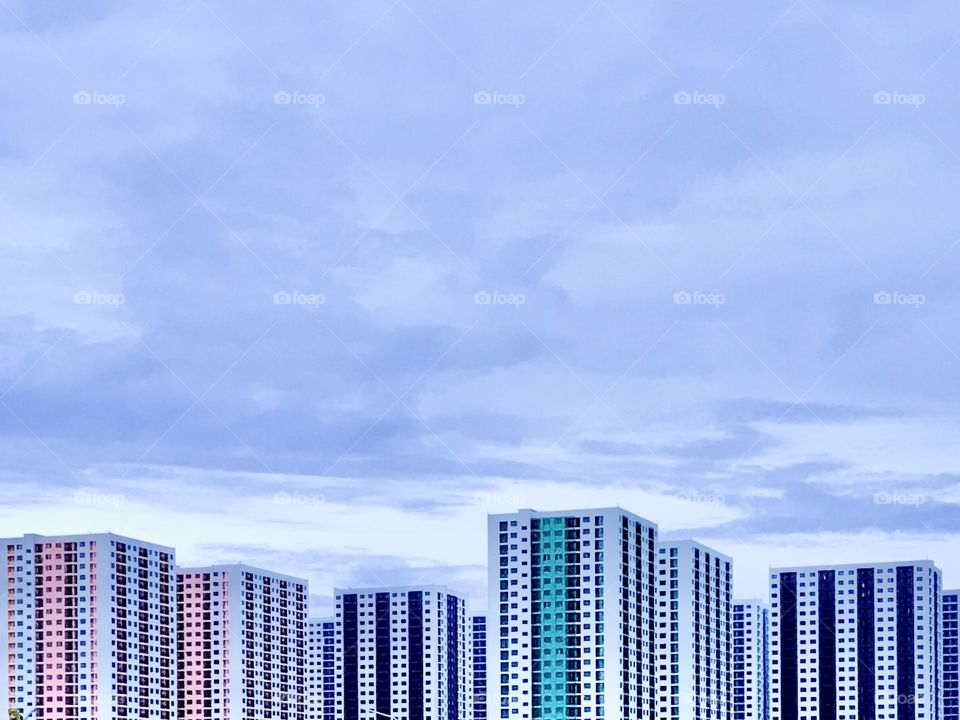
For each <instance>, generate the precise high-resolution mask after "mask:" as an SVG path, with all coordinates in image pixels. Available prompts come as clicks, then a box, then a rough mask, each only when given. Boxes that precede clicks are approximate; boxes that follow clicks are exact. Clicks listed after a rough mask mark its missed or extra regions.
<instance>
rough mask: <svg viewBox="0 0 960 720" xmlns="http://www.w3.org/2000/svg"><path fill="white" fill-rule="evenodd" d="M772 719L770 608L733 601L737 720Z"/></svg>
mask: <svg viewBox="0 0 960 720" xmlns="http://www.w3.org/2000/svg"><path fill="white" fill-rule="evenodd" d="M769 718H770V606H769V605H767V604H766V603H765V602H763V601H760V600H734V601H733V720H769Z"/></svg>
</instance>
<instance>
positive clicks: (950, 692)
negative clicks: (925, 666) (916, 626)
mask: <svg viewBox="0 0 960 720" xmlns="http://www.w3.org/2000/svg"><path fill="white" fill-rule="evenodd" d="M958 620H960V590H944V591H943V720H960V635H958Z"/></svg>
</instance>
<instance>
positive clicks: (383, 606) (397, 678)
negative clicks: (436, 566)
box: [335, 586, 473, 720]
mask: <svg viewBox="0 0 960 720" xmlns="http://www.w3.org/2000/svg"><path fill="white" fill-rule="evenodd" d="M335 597H336V654H337V666H336V673H337V675H336V682H337V686H338V690H340V691H339V692H338V693H337V720H375V719H380V718H384V719H385V718H404V719H405V720H467V719H468V718H470V717H471V715H472V712H473V708H472V696H473V690H472V688H471V687H470V664H471V648H470V629H471V628H470V624H469V621H468V616H467V603H466V599H465V597H464V596H463V595H461V594H459V593H454V592H452V591H450V590H448V589H447V588H445V587H439V586H422V587H389V588H368V589H349V590H347V589H342V590H341V589H337V590H335ZM341 688H342V690H341Z"/></svg>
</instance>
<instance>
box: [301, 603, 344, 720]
mask: <svg viewBox="0 0 960 720" xmlns="http://www.w3.org/2000/svg"><path fill="white" fill-rule="evenodd" d="M336 632H337V630H336V621H335V620H334V619H333V618H332V617H331V618H313V619H311V620H308V621H307V720H336V717H337V641H336Z"/></svg>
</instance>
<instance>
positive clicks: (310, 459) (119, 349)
mask: <svg viewBox="0 0 960 720" xmlns="http://www.w3.org/2000/svg"><path fill="white" fill-rule="evenodd" d="M10 10H11V11H12V12H13V13H15V14H16V15H17V16H19V17H20V19H21V20H22V21H23V23H24V24H23V25H22V24H20V22H15V21H14V20H15V18H14V17H13V16H12V15H9V14H8V18H7V19H8V20H9V21H10V22H8V23H7V24H6V25H4V26H3V28H2V30H0V31H2V33H3V37H4V42H3V43H0V59H2V60H3V61H4V62H5V63H6V65H7V66H8V67H15V68H17V72H15V73H7V74H6V75H5V76H4V78H3V79H2V80H0V89H2V92H3V96H4V98H5V101H6V107H7V108H9V112H5V113H0V138H2V141H0V343H2V346H3V352H0V401H2V403H0V453H2V455H3V457H4V461H5V462H4V467H3V469H2V471H0V492H2V493H3V497H4V499H5V501H6V502H5V503H4V504H3V507H4V510H3V517H4V521H5V523H6V526H7V527H8V530H9V531H10V532H28V531H42V532H48V533H53V532H61V531H66V530H68V529H74V530H84V529H110V528H112V529H115V530H118V531H126V532H129V533H130V534H135V535H145V536H151V537H152V538H154V539H157V540H159V541H165V542H171V543H175V544H177V545H178V547H179V548H180V549H181V555H182V556H183V557H185V558H190V559H191V560H193V561H197V562H202V561H204V558H207V557H210V558H211V560H210V561H212V559H213V558H228V557H234V556H240V555H243V556H244V558H248V559H251V560H253V561H257V562H262V564H265V563H271V564H277V565H282V566H283V567H284V568H286V569H288V570H289V571H291V572H293V573H294V574H297V567H296V566H297V565H302V566H303V570H302V572H303V573H306V574H308V575H309V576H310V578H311V580H312V582H313V593H314V597H315V600H316V602H318V603H320V604H322V605H323V604H325V603H328V602H329V596H330V592H332V585H333V583H343V582H346V583H354V582H357V583H361V582H366V580H365V579H364V577H365V576H363V574H362V573H361V571H360V569H361V568H362V567H371V568H374V569H375V571H376V573H375V574H377V575H378V576H382V577H383V578H384V579H387V580H390V579H391V578H393V579H396V580H404V581H407V580H409V579H410V578H411V577H414V576H415V575H416V573H417V572H419V571H420V570H421V569H425V570H429V572H430V573H433V574H435V575H437V576H438V577H439V576H441V575H444V574H445V573H446V574H448V575H449V577H450V578H451V579H452V580H451V584H455V583H461V584H462V585H463V586H465V587H467V589H468V591H469V592H470V593H471V594H473V595H474V596H475V598H477V601H478V602H480V603H482V602H483V598H482V592H481V589H482V586H483V582H484V578H483V573H482V570H481V568H482V565H483V563H484V562H485V551H484V533H485V515H486V513H487V512H488V511H494V510H497V511H499V510H503V509H510V508H514V507H517V506H520V505H521V504H526V505H531V506H536V507H541V508H551V507H571V506H574V505H578V504H580V505H601V504H616V503H621V504H622V505H624V506H625V507H628V508H630V509H632V510H634V511H636V512H638V513H640V514H641V515H647V516H649V517H651V519H653V520H656V521H658V522H659V523H660V525H661V529H662V530H663V532H664V534H665V535H667V536H674V535H677V536H679V535H694V536H698V537H703V538H704V539H707V540H711V539H712V540H715V541H716V542H717V543H718V544H721V545H722V546H721V549H727V548H730V547H732V548H733V549H735V550H736V551H737V553H735V554H737V555H739V554H741V553H742V554H743V555H744V556H745V557H746V558H747V559H746V561H745V564H744V565H743V566H742V567H744V568H747V571H749V572H750V573H753V574H752V575H750V576H749V577H746V578H745V579H744V580H743V581H742V582H743V583H745V586H746V587H747V588H749V589H750V590H751V591H752V593H753V594H763V591H764V589H765V588H764V587H763V584H764V579H763V573H762V571H758V570H757V568H758V567H759V566H760V565H761V564H762V563H763V562H769V563H771V564H782V563H781V562H780V559H781V558H783V559H796V558H798V557H800V556H802V555H803V553H804V552H807V551H809V554H810V556H811V557H813V556H816V557H820V556H822V557H828V556H830V557H833V556H834V555H836V556H837V557H839V556H841V555H843V554H844V553H848V552H849V553H850V554H851V555H852V554H856V553H855V552H854V550H855V549H856V548H857V545H856V543H857V542H863V541H864V539H868V540H869V542H870V547H871V548H873V549H875V550H876V552H877V553H887V552H889V553H894V554H899V553H900V550H904V551H908V550H909V551H911V552H922V551H923V549H924V547H925V546H924V542H926V540H925V538H926V539H927V540H928V541H929V543H928V545H927V547H929V552H930V553H932V554H937V555H938V558H937V559H938V560H940V561H941V562H942V563H944V565H945V566H948V567H949V568H950V569H951V571H952V572H956V571H958V570H960V569H958V568H955V567H953V566H952V565H949V563H951V562H952V561H951V560H950V558H949V554H948V553H946V552H945V551H944V548H945V543H946V542H947V540H948V539H949V538H950V537H951V536H950V532H951V530H950V528H951V524H955V519H956V515H955V510H956V505H957V493H958V490H957V482H956V479H955V478H956V477H957V474H958V472H960V466H958V462H960V451H958V448H957V447H956V441H955V437H954V436H953V434H952V433H951V428H953V427H955V426H956V422H957V409H956V408H957V402H956V400H957V397H956V392H957V391H956V388H957V387H958V386H957V383H956V377H957V373H958V370H960V331H958V329H957V326H956V322H955V317H956V309H957V305H958V303H960V295H958V292H957V289H956V287H955V286H956V283H955V282H954V281H953V278H954V276H955V275H956V270H957V269H958V263H960V246H958V245H957V236H958V232H957V227H958V226H960V216H958V211H957V205H956V203H955V202H954V198H953V196H952V195H951V191H952V189H953V188H955V187H956V186H957V180H958V178H960V162H958V160H957V153H958V152H960V150H958V148H960V135H958V133H957V128H956V123H955V122H953V120H954V118H955V115H956V109H957V108H956V105H957V100H956V97H955V93H953V92H952V88H951V86H950V84H949V78H952V77H955V76H956V69H957V63H958V62H960V53H958V52H956V51H951V49H950V48H951V45H952V43H953V42H954V40H955V38H954V36H953V31H952V30H951V28H952V27H953V26H955V25H956V22H955V21H956V20H957V19H958V17H957V12H956V11H951V12H952V15H951V14H950V13H947V15H943V13H942V12H941V13H940V15H938V16H937V17H936V18H935V19H934V18H933V17H932V16H928V15H926V14H925V13H924V12H923V11H919V12H918V11H916V9H915V8H911V11H910V12H907V11H906V10H903V11H901V10H900V9H898V8H892V7H891V8H885V9H884V10H883V12H879V13H878V12H876V9H875V8H868V7H867V6H866V5H865V4H863V3H853V4H846V5H843V6H826V5H822V4H818V3H808V4H807V5H797V6H792V7H790V6H788V5H779V6H777V5H771V4H770V3H762V2H754V1H753V0H750V2H747V3H746V4H742V5H739V6H738V7H737V8H735V9H733V10H731V8H729V7H721V6H716V7H699V8H697V12H696V14H695V16H694V15H692V14H691V8H690V7H687V6H685V5H684V4H682V3H673V4H661V5H656V6H639V5H636V4H629V3H625V2H619V1H610V2H607V3H603V4H600V5H596V6H594V7H593V8H590V9H588V11H587V12H586V14H584V8H583V7H582V6H581V5H579V4H578V3H574V2H566V1H564V2H560V3H553V4H551V5H550V6H549V7H548V6H547V5H545V4H544V5H540V4H533V5H516V6H512V7H509V8H497V9H496V10H493V9H491V8H490V7H487V6H481V5H478V6H476V7H467V6H446V5H442V4H438V3H434V2H427V1H424V0H417V2H408V3H405V4H403V3H401V4H400V5H391V4H390V3H389V2H387V1H386V0H384V1H383V2H380V1H379V0H378V2H376V3H372V4H370V3H368V4H362V5H349V6H343V7H327V6H321V5H317V4H316V3H308V2H294V3H291V4H287V5H285V6H284V7H283V8H280V9H277V10H275V11H271V13H270V15H269V17H268V18H267V20H268V21H265V19H264V15H263V13H262V12H260V11H257V12H253V11H251V9H250V8H248V7H245V6H243V5H237V4H231V3H226V2H221V1H219V0H217V1H213V0H211V1H209V2H206V3H201V4H199V5H194V4H191V3H189V2H175V3H169V4H166V5H164V6H162V7H160V6H157V7H145V6H143V7H140V6H129V5H127V4H123V3H116V2H112V1H110V2H107V1H102V2H95V3H87V4H84V5H83V6H82V7H81V6H77V7H74V8H70V9H69V10H68V11H65V12H57V13H53V14H51V13H50V12H49V11H48V10H45V9H44V8H43V7H42V6H39V5H37V4H36V3H29V2H25V1H19V2H13V3H11V4H10ZM731 12H732V13H733V14H732V15H731ZM24 25H25V26H26V27H24ZM721 25H722V26H723V27H724V28H726V29H725V31H724V32H723V33H718V32H716V28H717V27H720V26H721ZM521 97H522V102H520V101H519V98H521ZM495 98H513V100H512V101H502V102H501V101H500V100H497V101H494V99H495ZM711 98H712V100H711ZM487 99H489V102H487V101H486V100H487ZM278 294H280V296H281V297H287V298H292V297H307V298H314V300H311V301H304V302H293V301H292V300H291V301H290V302H283V301H277V299H276V298H277V297H278ZM120 297H122V298H123V301H122V302H121V301H120V300H119V298H120ZM321 297H322V302H321V301H320V298H321ZM520 298H522V301H521V300H520ZM78 493H79V495H78ZM918 497H922V498H923V502H922V503H921V502H917V501H916V500H917V498H918ZM120 498H122V503H120ZM118 507H121V510H118ZM838 508H840V509H842V512H837V509H838ZM172 528H173V529H172ZM816 531H819V533H820V534H819V535H818V534H816ZM448 538H457V539H458V540H457V542H451V541H447V539H448ZM834 541H836V543H837V547H839V548H840V550H838V551H837V553H833V552H832V551H830V550H829V547H828V545H829V542H834ZM331 565H333V566H336V568H342V569H343V570H344V572H343V573H342V574H339V576H338V573H337V572H334V571H333V570H331V568H330V566H331ZM758 578H759V580H758ZM740 583H741V580H739V579H738V587H739V585H740Z"/></svg>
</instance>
